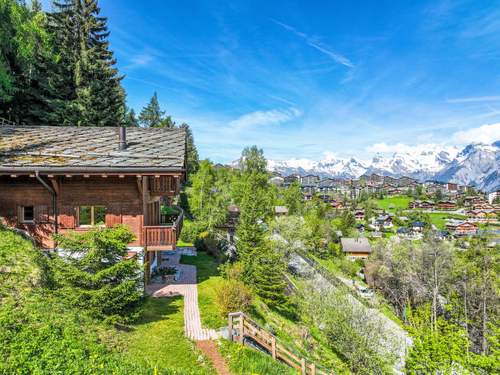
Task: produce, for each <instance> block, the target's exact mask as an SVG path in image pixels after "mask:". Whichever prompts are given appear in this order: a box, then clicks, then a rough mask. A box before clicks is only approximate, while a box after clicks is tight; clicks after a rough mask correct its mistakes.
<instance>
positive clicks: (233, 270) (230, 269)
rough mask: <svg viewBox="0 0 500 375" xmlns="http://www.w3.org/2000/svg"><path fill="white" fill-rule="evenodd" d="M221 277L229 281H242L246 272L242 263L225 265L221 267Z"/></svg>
mask: <svg viewBox="0 0 500 375" xmlns="http://www.w3.org/2000/svg"><path fill="white" fill-rule="evenodd" d="M219 271H220V273H221V275H222V276H223V277H224V278H225V279H227V280H241V279H242V278H243V273H244V272H245V270H244V267H243V264H242V263H241V262H235V263H229V262H227V263H224V264H222V265H221V266H220V267H219Z"/></svg>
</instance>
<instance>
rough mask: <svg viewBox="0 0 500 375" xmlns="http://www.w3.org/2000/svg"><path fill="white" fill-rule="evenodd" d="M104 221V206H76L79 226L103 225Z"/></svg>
mask: <svg viewBox="0 0 500 375" xmlns="http://www.w3.org/2000/svg"><path fill="white" fill-rule="evenodd" d="M105 222H106V207H104V206H80V207H78V225H79V226H80V227H88V226H104V225H105Z"/></svg>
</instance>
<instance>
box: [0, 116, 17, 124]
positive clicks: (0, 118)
mask: <svg viewBox="0 0 500 375" xmlns="http://www.w3.org/2000/svg"><path fill="white" fill-rule="evenodd" d="M2 125H11V126H13V125H16V123H15V122H13V121H10V120H7V119H5V118H3V117H0V126H2Z"/></svg>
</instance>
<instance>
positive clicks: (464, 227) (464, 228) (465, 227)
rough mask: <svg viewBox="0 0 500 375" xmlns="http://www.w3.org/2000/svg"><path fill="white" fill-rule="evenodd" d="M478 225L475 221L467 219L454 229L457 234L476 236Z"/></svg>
mask: <svg viewBox="0 0 500 375" xmlns="http://www.w3.org/2000/svg"><path fill="white" fill-rule="evenodd" d="M477 230H478V226H477V225H476V224H474V223H470V222H468V221H465V222H463V223H460V224H458V225H457V226H456V227H455V230H454V231H453V234H454V235H455V236H474V235H475V234H477Z"/></svg>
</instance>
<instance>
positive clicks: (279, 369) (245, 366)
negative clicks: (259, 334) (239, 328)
mask: <svg viewBox="0 0 500 375" xmlns="http://www.w3.org/2000/svg"><path fill="white" fill-rule="evenodd" d="M219 344H220V345H219V350H220V352H221V354H222V356H223V357H224V358H225V359H226V362H227V364H228V366H229V369H230V370H231V372H232V373H233V374H235V375H248V374H262V375H264V374H266V375H296V374H297V372H296V371H295V370H293V369H292V368H291V367H288V366H287V365H284V364H282V363H279V362H276V361H275V360H273V359H272V358H271V357H270V356H269V355H267V354H264V353H260V352H258V351H256V350H254V349H250V348H247V347H245V346H242V345H240V344H237V343H233V342H230V341H227V340H220V341H219Z"/></svg>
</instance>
